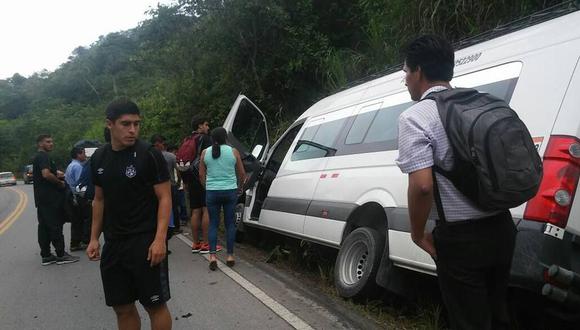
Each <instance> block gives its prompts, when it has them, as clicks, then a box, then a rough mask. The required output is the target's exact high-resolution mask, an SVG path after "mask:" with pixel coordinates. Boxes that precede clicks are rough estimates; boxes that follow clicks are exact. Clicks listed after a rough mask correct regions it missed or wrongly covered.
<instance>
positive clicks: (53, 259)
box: [41, 254, 56, 266]
mask: <svg viewBox="0 0 580 330" xmlns="http://www.w3.org/2000/svg"><path fill="white" fill-rule="evenodd" d="M55 262H56V257H55V256H54V254H51V255H50V256H48V257H42V263H41V265H43V266H48V265H52V264H54V263H55Z"/></svg>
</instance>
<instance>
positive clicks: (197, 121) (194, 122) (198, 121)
mask: <svg viewBox="0 0 580 330" xmlns="http://www.w3.org/2000/svg"><path fill="white" fill-rule="evenodd" d="M205 122H209V120H208V119H207V117H205V116H193V117H192V118H191V128H192V129H193V130H194V131H197V129H198V128H199V125H203V123H205Z"/></svg>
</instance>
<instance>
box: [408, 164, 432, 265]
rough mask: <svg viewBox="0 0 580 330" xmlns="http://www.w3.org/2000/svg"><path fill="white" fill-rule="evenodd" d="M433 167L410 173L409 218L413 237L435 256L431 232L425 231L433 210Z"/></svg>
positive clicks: (414, 240) (416, 242) (420, 245)
mask: <svg viewBox="0 0 580 330" xmlns="http://www.w3.org/2000/svg"><path fill="white" fill-rule="evenodd" d="M431 171H432V170H431V167H428V168H425V169H421V170H418V171H415V172H412V173H410V174H409V188H408V190H407V199H408V201H409V219H410V221H411V238H412V239H413V242H415V244H417V245H418V246H419V247H420V248H422V249H423V250H425V251H426V252H427V253H429V254H430V255H431V256H433V257H435V254H436V251H435V246H434V245H433V237H432V235H431V233H426V232H425V224H426V223H427V218H428V217H429V212H431V205H432V201H433V177H432V172H431Z"/></svg>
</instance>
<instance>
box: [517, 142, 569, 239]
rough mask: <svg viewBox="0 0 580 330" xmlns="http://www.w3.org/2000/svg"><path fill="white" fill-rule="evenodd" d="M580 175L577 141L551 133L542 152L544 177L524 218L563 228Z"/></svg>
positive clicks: (527, 207)
mask: <svg viewBox="0 0 580 330" xmlns="http://www.w3.org/2000/svg"><path fill="white" fill-rule="evenodd" d="M579 176H580V140H579V139H578V138H577V137H574V136H551V137H550V141H549V142H548V147H547V148H546V152H545V154H544V176H543V178H542V183H541V184H540V189H539V190H538V193H537V194H536V196H535V197H534V198H532V199H530V200H529V201H528V203H527V205H526V210H525V211H524V219H526V220H534V221H541V222H549V223H551V224H554V225H556V226H558V227H560V228H566V224H567V223H568V216H569V215H570V208H571V207H572V202H573V201H574V194H575V193H576V187H577V186H578V177H579Z"/></svg>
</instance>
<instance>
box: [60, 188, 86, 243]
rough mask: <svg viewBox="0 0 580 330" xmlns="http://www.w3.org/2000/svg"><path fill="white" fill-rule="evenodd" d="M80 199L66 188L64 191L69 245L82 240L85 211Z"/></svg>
mask: <svg viewBox="0 0 580 330" xmlns="http://www.w3.org/2000/svg"><path fill="white" fill-rule="evenodd" d="M81 202H82V201H81V200H80V198H79V197H78V196H77V197H75V196H74V195H73V193H72V192H71V191H70V190H69V189H67V190H66V193H65V206H64V207H65V211H66V217H67V218H68V220H69V221H70V245H73V246H74V245H79V244H80V242H81V241H82V240H83V234H84V230H85V224H84V217H85V216H86V214H84V213H86V211H84V210H83V208H82V205H81Z"/></svg>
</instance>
